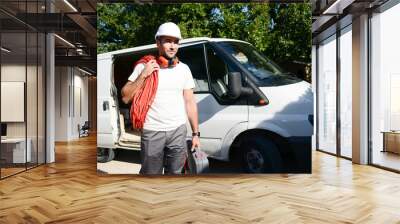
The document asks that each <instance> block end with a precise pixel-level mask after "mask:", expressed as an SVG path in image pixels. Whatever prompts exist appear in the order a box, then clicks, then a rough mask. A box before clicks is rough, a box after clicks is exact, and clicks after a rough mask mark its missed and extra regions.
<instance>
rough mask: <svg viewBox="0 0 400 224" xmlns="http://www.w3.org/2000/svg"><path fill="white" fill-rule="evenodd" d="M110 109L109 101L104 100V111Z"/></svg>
mask: <svg viewBox="0 0 400 224" xmlns="http://www.w3.org/2000/svg"><path fill="white" fill-rule="evenodd" d="M109 109H110V105H109V104H108V101H103V111H107V110H109Z"/></svg>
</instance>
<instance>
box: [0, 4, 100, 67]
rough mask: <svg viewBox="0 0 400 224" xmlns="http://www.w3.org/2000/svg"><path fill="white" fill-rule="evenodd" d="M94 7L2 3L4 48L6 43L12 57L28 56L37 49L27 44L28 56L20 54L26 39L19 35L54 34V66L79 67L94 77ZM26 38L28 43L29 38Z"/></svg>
mask: <svg viewBox="0 0 400 224" xmlns="http://www.w3.org/2000/svg"><path fill="white" fill-rule="evenodd" d="M96 4H97V1H96V0H1V1H0V22H1V30H2V33H3V35H2V36H4V37H2V39H3V38H4V40H3V42H2V43H3V46H5V42H7V48H8V49H12V50H13V51H12V52H15V53H14V54H20V55H21V54H24V55H26V54H28V55H29V54H30V52H34V50H33V49H35V47H36V46H35V45H34V44H33V43H32V44H28V45H27V50H26V51H27V53H26V52H24V50H21V49H22V48H24V47H25V35H18V33H21V32H22V33H24V32H25V30H27V32H28V33H29V32H30V31H32V32H39V33H43V32H51V33H55V34H57V35H56V37H55V54H56V66H57V65H59V66H62V65H69V66H71V65H72V66H78V67H81V68H82V69H84V70H87V71H89V72H90V73H92V74H95V73H96V52H97V50H96V45H97V43H96V35H97V31H96V23H97V15H96ZM18 36H19V37H18ZM21 36H22V37H23V38H21ZM27 37H28V38H27V39H28V41H29V40H30V39H31V38H32V37H30V36H29V34H28V36H27ZM39 47H40V46H39ZM13 48H14V49H13Z"/></svg>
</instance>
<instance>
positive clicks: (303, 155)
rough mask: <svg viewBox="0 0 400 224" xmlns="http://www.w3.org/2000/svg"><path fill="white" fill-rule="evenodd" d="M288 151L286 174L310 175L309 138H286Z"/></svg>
mask: <svg viewBox="0 0 400 224" xmlns="http://www.w3.org/2000/svg"><path fill="white" fill-rule="evenodd" d="M286 142H287V143H288V145H289V148H290V150H289V151H288V152H287V153H288V156H287V158H288V159H287V160H286V161H285V162H286V166H285V167H287V172H288V173H311V161H312V159H311V136H307V137H289V138H286Z"/></svg>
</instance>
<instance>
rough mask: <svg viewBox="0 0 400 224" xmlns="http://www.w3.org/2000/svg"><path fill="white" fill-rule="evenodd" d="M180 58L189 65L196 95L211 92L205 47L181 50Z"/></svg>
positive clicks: (196, 46)
mask: <svg viewBox="0 0 400 224" xmlns="http://www.w3.org/2000/svg"><path fill="white" fill-rule="evenodd" d="M178 58H179V60H180V61H182V62H183V63H185V64H187V65H188V66H189V68H190V71H191V72H192V76H193V79H194V82H195V88H194V92H195V93H200V92H209V88H208V79H207V72H206V65H205V58H204V50H203V45H202V44H198V45H194V46H189V47H183V48H180V49H179V51H178Z"/></svg>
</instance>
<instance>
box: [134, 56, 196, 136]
mask: <svg viewBox="0 0 400 224" xmlns="http://www.w3.org/2000/svg"><path fill="white" fill-rule="evenodd" d="M143 69H144V64H138V65H136V67H135V69H134V70H133V72H132V74H131V76H129V78H128V79H129V80H130V81H132V82H133V81H135V80H136V78H137V77H138V76H139V75H140V73H142V71H143ZM194 87H195V84H194V81H193V77H192V72H191V71H190V69H189V67H188V66H187V65H186V64H184V63H182V62H179V63H178V64H177V65H176V66H175V67H173V68H164V69H160V70H159V71H158V87H157V92H156V95H155V97H154V101H153V103H152V104H151V106H150V109H149V111H148V112H147V115H146V119H145V121H144V126H143V129H146V130H151V131H170V130H173V129H176V128H178V127H179V126H181V125H183V124H185V123H186V121H187V115H186V108H185V102H184V98H183V90H184V89H193V88H194Z"/></svg>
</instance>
